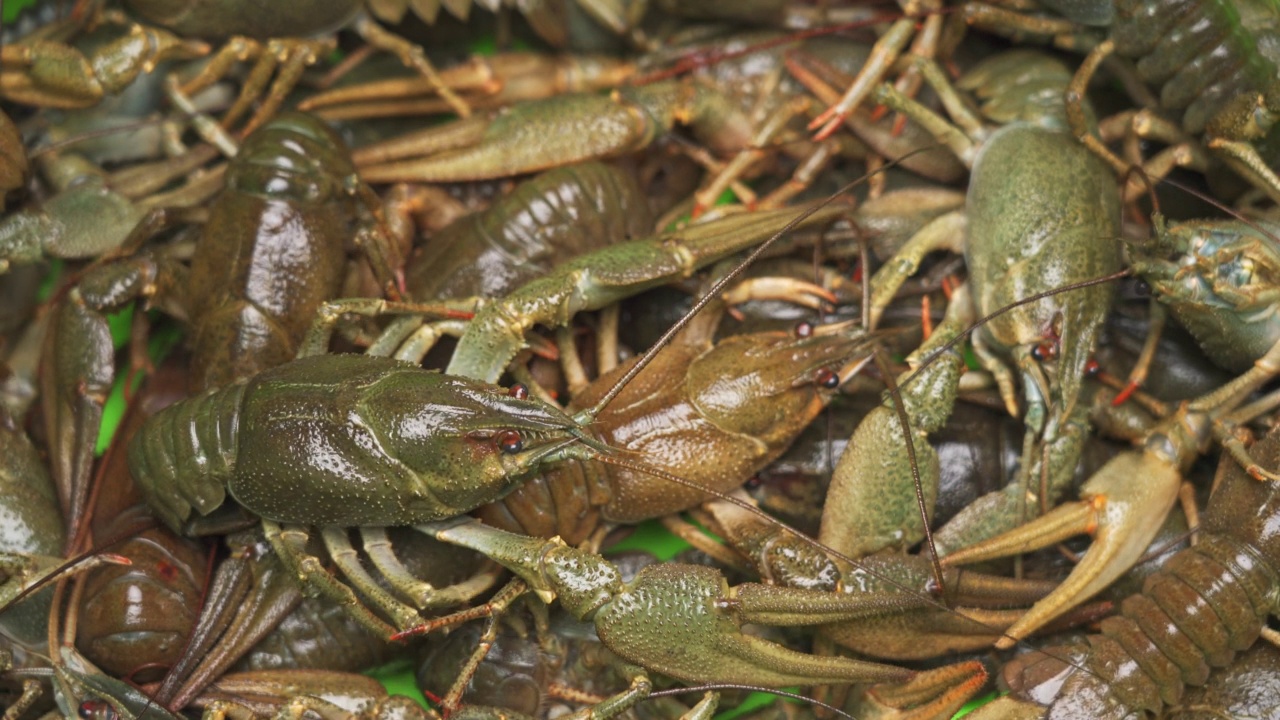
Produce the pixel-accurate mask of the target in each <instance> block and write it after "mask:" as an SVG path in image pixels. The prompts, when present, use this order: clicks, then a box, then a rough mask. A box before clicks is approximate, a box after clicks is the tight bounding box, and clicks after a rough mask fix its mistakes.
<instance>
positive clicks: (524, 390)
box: [507, 383, 529, 400]
mask: <svg viewBox="0 0 1280 720" xmlns="http://www.w3.org/2000/svg"><path fill="white" fill-rule="evenodd" d="M507 394H508V395H510V396H511V397H513V398H515V399H517V400H528V399H529V388H528V386H526V385H525V384H524V383H516V384H515V385H512V386H511V389H510V390H508V391H507Z"/></svg>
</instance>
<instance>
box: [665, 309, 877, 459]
mask: <svg viewBox="0 0 1280 720" xmlns="http://www.w3.org/2000/svg"><path fill="white" fill-rule="evenodd" d="M870 346H871V342H870V341H869V339H868V337H867V336H866V335H861V334H854V333H849V332H844V331H841V332H837V333H825V332H821V331H807V332H795V333H784V332H771V333H753V334H750V335H737V336H734V337H730V338H726V339H725V340H722V341H721V342H720V343H719V344H717V345H716V346H715V347H714V348H712V349H711V350H709V351H707V352H705V353H703V354H702V355H701V356H699V357H698V358H697V359H696V360H694V362H693V364H692V366H691V367H690V368H689V371H688V374H687V385H686V387H687V388H688V393H689V397H690V400H691V401H692V402H693V403H694V404H695V405H696V406H697V407H698V409H699V410H700V411H701V413H702V415H703V416H704V417H706V418H707V419H709V420H711V421H712V422H714V423H715V424H716V425H717V426H719V427H721V428H723V429H725V430H727V431H730V432H733V433H737V434H745V435H752V436H755V437H757V438H759V439H761V440H763V441H765V442H767V443H769V444H771V445H773V444H778V443H781V444H782V445H783V446H784V447H785V446H786V445H789V444H790V443H791V441H792V440H793V439H794V438H795V436H796V435H797V434H798V433H799V432H800V431H801V430H803V429H804V428H805V427H806V426H807V425H808V424H809V422H810V421H812V420H813V418H814V417H815V416H817V414H818V412H819V411H821V410H822V408H824V407H826V405H827V402H828V401H829V400H830V399H831V397H832V395H833V394H834V393H835V391H836V390H837V389H838V388H839V387H840V385H842V384H843V382H844V381H845V380H846V379H847V378H848V377H849V375H850V373H851V370H850V368H851V367H852V366H851V364H850V361H851V360H852V359H854V358H857V359H858V360H859V361H865V360H866V359H867V358H869V357H870V349H871V348H870Z"/></svg>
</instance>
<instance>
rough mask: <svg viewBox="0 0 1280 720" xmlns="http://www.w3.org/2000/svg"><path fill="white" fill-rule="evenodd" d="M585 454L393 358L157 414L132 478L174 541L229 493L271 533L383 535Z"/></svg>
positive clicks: (489, 394) (492, 390)
mask: <svg viewBox="0 0 1280 720" xmlns="http://www.w3.org/2000/svg"><path fill="white" fill-rule="evenodd" d="M584 443H586V444H592V445H595V444H597V443H595V442H594V441H592V440H591V439H590V438H589V437H588V436H587V435H586V434H585V433H584V431H583V430H582V429H581V428H579V427H578V425H577V424H576V423H575V422H574V421H573V419H572V418H570V417H569V416H568V415H565V414H564V413H562V412H560V411H558V410H556V409H554V408H552V407H550V406H548V405H544V404H542V403H539V402H535V401H532V400H521V399H518V398H516V397H511V396H510V395H508V393H507V391H506V390H504V389H502V388H500V387H496V386H493V385H489V384H486V383H482V382H477V381H474V380H468V379H466V378H460V377H454V376H450V375H443V374H441V373H437V372H430V371H427V370H423V369H421V368H419V367H417V366H414V365H411V364H409V363H405V362H401V361H398V360H392V359H389V358H382V357H373V356H364V355H318V356H314V357H307V358H302V359H299V360H295V361H294V362H291V363H288V364H286V365H282V366H280V367H277V368H275V369H273V370H268V371H266V372H263V373H260V374H258V375H256V376H254V377H252V378H249V379H248V380H246V381H242V382H238V383H235V384H233V385H230V386H228V387H226V388H223V389H220V390H215V391H212V392H208V393H205V394H204V395H201V396H199V397H196V398H193V399H191V400H187V401H184V402H180V403H177V404H176V405H174V406H172V407H170V408H168V409H166V410H164V411H162V412H160V413H158V414H156V415H155V416H154V417H153V418H151V419H150V420H149V421H148V422H147V423H146V424H145V425H143V427H142V429H141V431H139V433H138V435H137V437H135V438H134V440H133V442H132V443H131V444H130V446H129V465H130V467H131V469H132V470H133V474H134V477H135V478H136V479H137V481H138V484H139V485H140V486H141V487H142V490H143V492H144V493H145V494H146V496H147V499H148V502H150V503H151V505H152V507H153V508H155V510H156V514H157V515H159V517H160V518H161V519H162V520H163V521H164V522H165V523H166V524H168V525H169V526H170V527H172V528H174V529H175V530H182V529H184V525H186V523H187V521H188V520H189V519H191V511H192V510H193V509H194V510H196V511H197V512H198V513H200V514H201V515H207V514H209V513H210V512H212V511H213V510H215V509H216V508H217V507H219V506H220V505H222V503H223V502H224V500H225V499H226V494H227V492H228V491H230V493H231V496H232V497H233V498H235V500H236V501H238V502H239V503H241V504H242V505H244V506H245V507H246V508H248V509H249V510H251V511H252V512H254V513H256V514H258V515H260V516H262V517H264V518H267V519H269V520H275V521H278V522H286V523H301V524H307V525H326V526H344V527H353V526H390V525H410V524H413V523H418V522H426V521H430V520H439V519H443V518H448V517H452V516H454V515H458V514H460V513H465V512H467V511H469V510H472V509H474V508H476V507H478V506H480V505H482V504H484V503H486V502H490V501H492V500H496V499H498V498H500V497H502V496H503V495H504V494H506V493H507V492H508V491H510V490H511V489H512V488H514V487H515V486H516V485H518V484H519V483H521V482H523V481H524V480H526V479H528V478H529V477H530V476H531V475H532V473H533V472H534V471H536V470H537V468H538V467H539V465H540V464H541V463H543V462H551V461H556V460H560V459H564V458H566V457H570V456H575V455H577V454H581V453H580V450H581V449H582V448H583V447H584ZM592 452H595V451H594V450H593V451H592Z"/></svg>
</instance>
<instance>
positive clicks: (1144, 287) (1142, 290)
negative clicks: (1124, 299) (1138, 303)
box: [1133, 280, 1151, 297]
mask: <svg viewBox="0 0 1280 720" xmlns="http://www.w3.org/2000/svg"><path fill="white" fill-rule="evenodd" d="M1133 292H1134V293H1135V294H1136V295H1137V296H1138V297H1147V296H1149V295H1150V294H1151V283H1148V282H1147V281H1146V280H1138V281H1137V282H1135V283H1134V284H1133Z"/></svg>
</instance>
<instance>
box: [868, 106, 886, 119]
mask: <svg viewBox="0 0 1280 720" xmlns="http://www.w3.org/2000/svg"><path fill="white" fill-rule="evenodd" d="M888 114H889V107H888V106H887V105H877V106H876V109H875V110H872V111H871V122H880V121H881V120H882V119H883V118H884V116H885V115H888Z"/></svg>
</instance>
